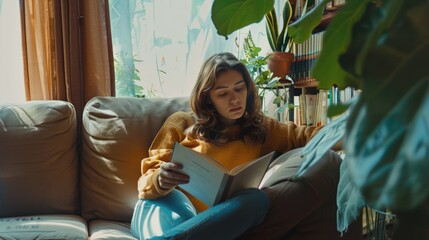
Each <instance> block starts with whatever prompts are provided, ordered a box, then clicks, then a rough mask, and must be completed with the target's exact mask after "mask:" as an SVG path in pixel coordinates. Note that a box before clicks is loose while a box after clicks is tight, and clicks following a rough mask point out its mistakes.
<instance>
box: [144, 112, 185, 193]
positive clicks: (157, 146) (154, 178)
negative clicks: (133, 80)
mask: <svg viewBox="0 0 429 240" xmlns="http://www.w3.org/2000/svg"><path fill="white" fill-rule="evenodd" d="M192 123H193V120H192V116H191V115H190V113H185V112H176V113H174V114H172V115H171V116H170V117H169V118H168V119H167V120H166V121H165V123H164V125H163V126H162V127H161V129H160V130H159V131H158V133H157V135H156V137H155V139H154V140H153V142H152V145H151V146H150V148H149V157H147V158H144V159H143V160H142V161H141V174H142V175H141V177H140V178H139V180H138V191H139V198H141V199H155V198H158V197H162V196H165V195H167V194H168V193H169V192H171V191H172V190H173V189H172V188H171V189H164V188H161V187H160V186H159V183H158V175H159V168H160V167H161V165H162V163H164V162H168V161H170V156H171V152H172V150H173V147H174V144H175V142H179V143H180V142H182V141H183V140H184V139H185V138H186V135H185V130H186V129H187V128H188V127H189V126H191V125H192Z"/></svg>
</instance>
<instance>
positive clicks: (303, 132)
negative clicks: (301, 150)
mask: <svg viewBox="0 0 429 240" xmlns="http://www.w3.org/2000/svg"><path fill="white" fill-rule="evenodd" d="M256 91H257V89H256V88H255V85H254V84H253V81H252V79H251V77H250V75H249V73H248V71H247V69H246V67H245V66H244V65H243V64H242V63H241V62H240V61H239V60H238V59H237V58H236V57H235V56H234V55H233V54H231V53H220V54H215V55H213V56H212V57H210V58H209V59H207V60H206V61H205V62H204V64H203V65H202V68H201V70H200V73H199V75H198V79H197V82H196V84H195V87H194V89H193V91H192V94H191V98H190V104H191V108H192V112H177V113H174V114H173V115H171V116H170V117H169V118H168V119H167V120H166V122H165V124H164V125H163V127H162V128H161V129H160V131H159V132H158V134H157V136H156V137H155V139H154V141H153V143H152V145H151V148H150V150H149V154H150V156H149V157H148V158H145V159H143V160H142V176H141V178H140V179H139V181H138V190H139V200H138V202H137V204H136V207H135V210H134V216H133V219H132V223H131V229H132V232H133V235H134V236H135V237H138V238H139V239H237V238H243V239H281V238H284V237H290V238H291V239H292V238H293V239H295V238H296V239H330V240H331V239H337V238H339V233H338V232H337V231H336V221H335V216H336V215H335V214H336V205H335V197H336V187H337V183H338V175H339V173H338V171H339V170H338V169H339V164H340V161H341V160H340V159H339V158H338V157H337V156H336V155H335V154H333V153H331V154H328V155H327V156H326V157H325V158H324V159H323V161H320V162H319V163H318V164H317V165H315V166H314V167H313V168H312V169H311V170H310V171H308V172H307V174H306V176H305V177H304V179H303V180H300V181H292V180H289V181H282V182H279V183H276V184H274V185H273V186H270V187H267V188H264V189H247V190H244V191H242V192H239V193H237V194H236V195H235V196H234V197H232V198H230V199H228V200H226V201H224V202H222V203H220V204H218V205H215V206H213V207H211V208H208V207H207V206H205V205H204V204H203V203H202V202H200V201H198V200H197V199H195V198H194V197H192V196H191V195H189V194H187V193H186V192H184V191H182V190H181V189H180V185H181V184H185V183H187V182H188V181H189V177H188V176H186V175H184V174H182V173H180V169H181V167H182V166H180V165H178V164H175V163H172V162H169V159H170V155H171V153H172V149H173V146H174V143H175V142H179V143H180V144H182V145H184V146H186V147H189V148H192V149H194V150H196V151H199V152H202V153H204V154H207V155H209V156H211V157H212V158H214V159H216V160H217V161H219V162H220V163H222V164H223V165H224V166H226V167H227V168H229V169H232V168H234V167H235V166H237V165H240V164H242V163H244V162H247V161H251V160H253V159H255V158H258V157H260V156H262V155H265V154H267V153H269V152H271V151H277V152H279V153H283V152H286V151H289V150H291V149H294V148H298V147H302V146H304V145H305V144H306V143H307V142H308V141H309V139H310V138H311V137H312V136H313V135H314V134H315V133H316V132H317V129H315V128H314V127H306V126H300V127H298V126H296V125H295V124H293V123H288V124H285V123H280V122H278V121H276V120H274V119H272V118H269V117H266V116H264V115H263V114H262V113H261V111H260V104H259V98H258V95H257V92H256ZM349 232H350V231H349ZM342 239H345V238H342ZM351 239H353V238H351ZM354 239H358V238H354Z"/></svg>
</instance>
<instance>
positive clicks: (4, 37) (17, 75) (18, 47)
mask: <svg viewBox="0 0 429 240" xmlns="http://www.w3.org/2000/svg"><path fill="white" fill-rule="evenodd" d="M0 34H1V37H0V53H1V56H0V73H1V76H0V104H1V103H8V102H9V103H10V102H21V101H25V90H24V89H25V88H24V73H23V69H24V68H23V59H22V41H21V19H20V9H19V1H9V0H0Z"/></svg>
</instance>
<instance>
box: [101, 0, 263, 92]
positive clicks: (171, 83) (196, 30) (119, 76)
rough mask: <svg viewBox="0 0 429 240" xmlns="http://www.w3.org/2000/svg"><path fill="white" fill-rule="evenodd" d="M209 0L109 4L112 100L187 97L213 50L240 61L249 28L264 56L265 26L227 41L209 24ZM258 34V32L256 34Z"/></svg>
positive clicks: (125, 0)
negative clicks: (112, 81) (113, 81)
mask: <svg viewBox="0 0 429 240" xmlns="http://www.w3.org/2000/svg"><path fill="white" fill-rule="evenodd" d="M212 3H213V1H212V0H180V1H177V0H156V1H155V0H110V1H109V7H110V21H111V29H112V43H113V53H114V57H115V60H114V61H115V78H116V95H117V96H145V97H176V96H189V95H190V92H191V90H192V87H193V85H194V83H195V80H196V78H197V75H198V71H199V69H200V67H201V64H202V62H203V61H204V60H205V59H206V58H208V57H209V56H210V55H212V54H214V53H217V52H225V51H229V52H232V53H234V54H235V55H237V56H238V57H239V58H240V54H241V53H240V49H241V48H242V39H244V37H246V35H247V33H248V31H249V30H251V31H252V35H253V38H254V41H255V42H256V43H257V44H258V46H261V47H262V49H263V50H262V52H268V49H269V47H268V42H267V40H266V37H265V25H264V24H265V23H264V21H261V22H260V23H258V24H253V25H252V26H250V27H248V28H245V29H242V30H240V31H239V32H236V33H234V34H232V35H231V36H230V37H229V39H228V40H225V38H224V37H222V36H219V35H217V33H216V29H215V27H214V26H213V23H212V21H211V16H210V12H211V5H212ZM257 32H259V34H256V33H257Z"/></svg>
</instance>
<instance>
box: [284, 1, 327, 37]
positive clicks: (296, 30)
mask: <svg viewBox="0 0 429 240" xmlns="http://www.w3.org/2000/svg"><path fill="white" fill-rule="evenodd" d="M328 2H330V0H323V1H320V2H319V3H318V4H317V5H316V6H315V7H314V8H312V9H311V10H310V11H309V12H307V13H306V14H305V15H304V16H302V17H301V18H299V19H298V20H297V21H295V22H294V23H292V24H291V25H290V26H289V33H288V34H289V36H290V37H291V38H293V40H294V42H296V43H303V42H304V41H305V40H307V39H309V38H310V36H311V34H312V32H313V30H314V29H315V28H316V27H317V25H319V24H320V20H321V19H322V15H323V11H324V10H325V6H326V4H327V3H328Z"/></svg>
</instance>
